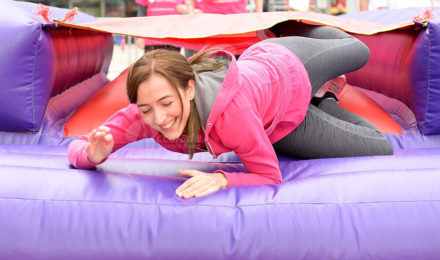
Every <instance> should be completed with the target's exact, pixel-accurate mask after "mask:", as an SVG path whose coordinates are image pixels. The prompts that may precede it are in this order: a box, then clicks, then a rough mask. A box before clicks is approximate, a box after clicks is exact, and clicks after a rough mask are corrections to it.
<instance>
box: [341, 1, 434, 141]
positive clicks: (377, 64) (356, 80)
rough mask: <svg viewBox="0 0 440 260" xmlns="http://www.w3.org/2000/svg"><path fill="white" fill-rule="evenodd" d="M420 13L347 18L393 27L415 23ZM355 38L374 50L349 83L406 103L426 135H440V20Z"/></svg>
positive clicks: (365, 14)
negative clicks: (407, 20) (413, 20)
mask: <svg viewBox="0 0 440 260" xmlns="http://www.w3.org/2000/svg"><path fill="white" fill-rule="evenodd" d="M420 11H421V9H419V8H409V9H404V10H386V11H384V10H381V11H375V12H361V13H357V14H350V15H345V17H347V18H359V19H364V20H368V21H374V22H382V23H387V22H388V23H392V22H396V21H403V20H406V19H411V18H412V17H414V16H415V15H416V14H417V13H418V12H420ZM434 14H435V15H436V16H440V9H435V11H434ZM354 36H356V37H357V38H359V39H360V40H361V41H363V42H364V43H365V44H366V45H367V46H368V47H369V48H370V51H371V57H370V61H369V62H368V63H367V65H366V66H364V67H363V68H362V69H360V70H358V71H356V72H354V73H350V74H348V75H347V80H348V81H349V82H350V83H351V84H354V85H357V86H361V87H363V88H366V89H371V90H374V91H377V92H381V93H383V94H386V95H387V96H389V97H393V98H396V99H398V100H400V101H402V102H404V103H405V104H406V105H407V106H409V107H410V108H411V110H412V111H413V112H414V114H415V115H416V118H417V122H418V125H419V129H420V131H421V133H422V134H424V135H437V134H440V120H438V118H440V103H439V102H438V100H440V70H438V68H440V24H439V20H433V21H430V22H426V23H423V24H420V23H419V26H418V27H416V29H410V30H408V29H403V30H394V31H390V32H383V33H379V34H375V35H371V36H366V35H354ZM372 75H373V76H372Z"/></svg>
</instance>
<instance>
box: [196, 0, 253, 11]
mask: <svg viewBox="0 0 440 260" xmlns="http://www.w3.org/2000/svg"><path fill="white" fill-rule="evenodd" d="M194 5H195V8H197V9H200V10H201V11H202V12H203V13H210V14H239V13H247V9H246V5H247V2H246V0H194Z"/></svg>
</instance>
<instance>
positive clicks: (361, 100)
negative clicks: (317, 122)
mask: <svg viewBox="0 0 440 260" xmlns="http://www.w3.org/2000/svg"><path fill="white" fill-rule="evenodd" d="M339 105H340V106H341V107H343V108H345V109H347V110H349V111H351V112H352V113H354V114H356V115H358V116H361V117H363V118H365V119H367V120H368V121H369V122H370V123H372V124H373V125H375V126H376V127H377V128H378V129H379V130H380V131H381V132H382V133H384V134H398V135H401V134H402V128H401V127H400V125H399V124H397V123H396V121H394V120H393V119H392V118H391V117H390V115H389V114H388V113H387V112H386V111H385V110H384V109H383V108H382V107H381V106H380V105H379V104H377V103H376V102H375V101H374V100H372V99H371V98H369V97H368V96H366V95H365V94H364V93H362V92H361V91H360V90H358V89H357V88H355V87H353V86H351V85H349V84H347V85H346V86H345V87H344V89H343V91H342V94H341V98H340V100H339Z"/></svg>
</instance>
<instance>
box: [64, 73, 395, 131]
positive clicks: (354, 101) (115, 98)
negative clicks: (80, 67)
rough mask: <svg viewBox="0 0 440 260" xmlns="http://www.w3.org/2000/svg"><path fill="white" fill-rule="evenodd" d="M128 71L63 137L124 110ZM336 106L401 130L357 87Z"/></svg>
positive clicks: (382, 126)
mask: <svg viewBox="0 0 440 260" xmlns="http://www.w3.org/2000/svg"><path fill="white" fill-rule="evenodd" d="M127 74H128V70H125V71H124V72H122V73H121V74H120V75H119V76H118V77H117V78H116V79H115V80H113V81H111V82H109V83H108V84H106V85H105V86H104V87H102V88H101V89H100V90H98V91H97V92H96V93H95V94H94V95H93V96H92V97H91V98H90V99H88V100H87V101H86V102H84V104H82V105H81V106H80V107H79V108H78V110H77V111H75V113H74V114H73V115H72V117H71V118H70V119H69V121H68V122H67V124H66V125H65V127H64V137H67V136H79V135H84V134H87V133H89V132H90V131H92V130H93V129H95V128H96V127H98V126H100V125H101V124H102V123H104V122H105V121H106V120H107V119H108V118H109V117H110V116H111V115H112V114H113V113H115V112H116V111H118V110H120V109H122V108H124V107H126V106H127V105H128V104H129V102H128V99H127V94H126V82H127ZM339 104H340V105H341V106H342V107H343V108H345V109H347V110H349V111H351V112H353V113H355V114H357V115H359V116H361V117H363V118H365V119H367V120H368V121H369V122H371V123H372V124H373V125H375V126H376V127H377V128H378V129H379V130H381V131H382V132H383V133H385V134H400V135H401V134H402V129H401V127H400V126H399V124H397V123H396V122H395V121H394V120H393V119H392V118H391V117H390V116H389V115H388V113H387V112H386V111H385V110H384V109H383V108H382V107H381V106H380V105H379V104H377V103H376V102H375V101H374V100H372V99H371V98H369V97H368V96H366V95H365V94H363V93H362V92H361V91H359V90H358V89H357V88H355V87H353V86H350V85H349V84H347V85H346V87H345V88H344V90H343V92H342V94H341V98H340V101H339Z"/></svg>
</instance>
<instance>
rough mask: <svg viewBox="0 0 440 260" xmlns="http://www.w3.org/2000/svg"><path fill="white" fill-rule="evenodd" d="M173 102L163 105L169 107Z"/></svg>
mask: <svg viewBox="0 0 440 260" xmlns="http://www.w3.org/2000/svg"><path fill="white" fill-rule="evenodd" d="M172 103H173V102H169V103H165V104H163V105H164V106H166V107H167V106H169V105H171V104H172Z"/></svg>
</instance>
